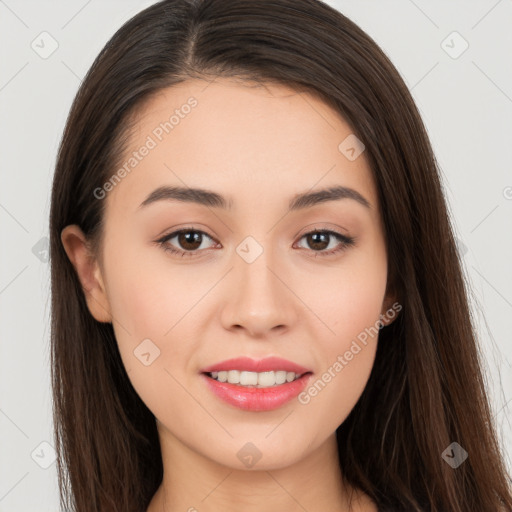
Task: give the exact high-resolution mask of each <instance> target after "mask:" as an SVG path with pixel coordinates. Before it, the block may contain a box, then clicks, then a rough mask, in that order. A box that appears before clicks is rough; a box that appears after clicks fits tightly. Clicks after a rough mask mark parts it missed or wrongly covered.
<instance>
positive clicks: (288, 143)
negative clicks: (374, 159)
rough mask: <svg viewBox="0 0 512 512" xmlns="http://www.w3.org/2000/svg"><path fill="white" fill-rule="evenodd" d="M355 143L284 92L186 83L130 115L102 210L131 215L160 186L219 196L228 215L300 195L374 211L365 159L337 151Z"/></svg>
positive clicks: (304, 97) (314, 105)
mask: <svg viewBox="0 0 512 512" xmlns="http://www.w3.org/2000/svg"><path fill="white" fill-rule="evenodd" d="M347 137H353V134H352V130H351V127H350V126H349V125H348V124H347V123H346V122H345V120H344V119H343V118H342V117H341V116H340V115H339V113H337V112H336V111H334V110H333V109H331V108H330V107H329V106H328V105H326V104H325V103H324V102H323V101H322V100H320V99H319V98H318V97H316V96H314V95H312V94H310V93H307V92H304V91H302V92H299V91H297V90H295V89H292V88H290V87H288V86H285V85H277V84H264V85H263V84H255V83H247V82H243V83H242V82H240V81H235V80H233V79H219V78H217V79H215V80H214V81H211V82H207V81H203V80H189V81H186V82H182V83H180V84H177V85H174V86H172V87H169V88H166V89H163V90H161V91H159V92H158V93H156V94H154V95H153V96H152V97H151V98H150V99H149V100H147V101H146V102H145V103H144V104H143V105H142V106H141V107H140V108H139V109H138V110H137V112H136V115H135V117H134V123H133V129H132V130H131V134H130V138H129V143H128V145H127V148H126V150H125V153H124V154H123V155H122V158H121V159H120V163H119V164H118V167H117V168H116V169H114V170H113V173H114V174H115V173H116V171H118V170H119V169H121V168H124V170H125V172H122V173H121V174H122V175H123V178H122V180H120V181H119V180H117V181H119V183H118V184H116V186H114V187H113V189H112V191H110V192H109V196H108V201H109V203H111V204H117V205H118V206H119V207H122V208H129V209H130V210H133V209H135V208H136V207H137V206H139V205H140V203H141V202H142V201H144V199H145V198H146V196H147V195H148V193H150V192H151V191H152V190H154V189H156V188H157V187H159V186H162V185H174V186H182V187H187V186H188V187H202V188H208V189H215V190H219V191H222V194H223V195H224V196H226V197H227V198H228V199H229V200H230V202H232V203H233V207H234V209H235V210H236V209H237V208H240V207H242V206H243V205H244V204H245V205H247V206H248V207H249V206H251V205H252V206H254V205H256V204H260V205H261V204H262V201H268V202H272V201H277V202H280V203H282V198H283V196H285V198H286V200H287V201H288V200H289V198H290V197H291V196H293V195H294V194H297V193H300V192H304V191H305V190H314V189H316V188H325V187H327V186H333V185H344V186H347V187H351V188H354V189H356V190H358V191H359V192H361V193H364V195H365V197H367V198H368V200H369V201H370V202H371V203H372V204H374V205H376V202H377V200H376V194H375V188H374V183H373V178H372V175H371V172H370V169H369V167H368V165H367V162H366V158H365V154H364V152H363V153H361V155H360V156H359V157H358V158H356V159H355V160H350V159H348V158H347V157H346V156H345V154H344V153H343V151H342V150H341V149H340V144H341V145H342V146H343V143H344V141H345V140H347Z"/></svg>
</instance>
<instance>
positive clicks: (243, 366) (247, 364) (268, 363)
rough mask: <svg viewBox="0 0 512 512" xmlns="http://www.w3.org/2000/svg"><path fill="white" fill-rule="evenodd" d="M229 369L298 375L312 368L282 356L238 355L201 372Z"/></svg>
mask: <svg viewBox="0 0 512 512" xmlns="http://www.w3.org/2000/svg"><path fill="white" fill-rule="evenodd" d="M229 370H240V371H248V372H257V373H259V372H271V371H279V370H283V371H286V372H294V373H295V374H297V375H301V374H303V373H309V372H311V370H308V369H307V368H304V367H303V366H300V365H298V364H296V363H293V362H292V361H288V360H286V359H282V358H280V357H265V358H264V359H259V360H257V359H251V358H250V357H236V358H234V359H227V360H225V361H221V362H220V363H215V364H212V365H211V366H207V367H206V368H203V369H202V370H201V373H211V372H221V371H229Z"/></svg>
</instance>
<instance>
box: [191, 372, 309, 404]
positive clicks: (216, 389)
mask: <svg viewBox="0 0 512 512" xmlns="http://www.w3.org/2000/svg"><path fill="white" fill-rule="evenodd" d="M212 371H215V370H212ZM221 371H222V370H221ZM260 371H261V370H260ZM263 371H264V370H263ZM291 371H293V370H291ZM312 376H313V374H312V373H310V372H308V373H306V374H305V375H302V377H300V378H298V379H296V380H294V381H293V382H286V383H285V384H280V385H279V386H271V387H268V388H256V387H254V388H249V387H244V386H239V385H237V384H230V383H229V382H219V381H218V380H215V379H213V378H211V377H209V376H208V375H207V374H206V373H203V374H201V378H203V379H204V381H205V383H206V385H207V386H208V388H209V389H210V391H212V392H213V393H214V394H215V395H216V396H217V397H218V398H220V399H221V400H223V401H224V402H226V403H228V404H229V405H232V406H234V407H237V408H238V409H242V410H245V411H253V412H257V411H272V410H274V409H278V408H279V407H281V406H283V405H284V404H286V403H287V402H289V401H290V400H292V399H293V398H295V397H296V396H297V395H298V394H299V393H300V392H301V391H303V390H304V389H305V388H306V386H307V385H308V382H309V381H310V379H311V377H312Z"/></svg>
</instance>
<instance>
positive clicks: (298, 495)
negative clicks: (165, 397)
mask: <svg viewBox="0 0 512 512" xmlns="http://www.w3.org/2000/svg"><path fill="white" fill-rule="evenodd" d="M158 429H159V436H160V445H161V448H162V458H163V467H164V476H163V480H162V483H161V485H160V487H159V488H158V491H157V492H156V494H155V495H154V497H153V499H152V501H151V503H150V506H149V507H148V509H147V512H178V511H179V512H184V511H187V512H214V511H219V510H223V511H225V512H235V511H237V512H238V511H239V510H244V512H260V511H261V509H262V504H264V505H265V512H278V511H279V512H280V511H282V510H287V511H290V512H295V511H297V512H299V511H300V512H304V510H307V511H308V512H316V511H318V512H320V511H322V512H325V511H326V510H337V511H339V512H349V511H350V512H356V511H361V512H363V511H365V512H366V511H368V512H370V511H371V512H373V511H376V510H377V509H376V508H374V505H373V504H372V503H371V502H370V501H369V499H368V498H366V497H365V496H364V495H362V493H360V492H357V491H355V490H354V489H352V488H350V487H349V486H348V485H346V483H344V481H343V476H342V472H341V470H340V467H339V462H338V448H337V441H336V437H335V434H333V435H332V436H331V437H329V438H328V439H327V440H326V441H325V443H323V444H322V445H320V446H319V447H318V448H317V449H316V450H315V451H314V452H312V453H310V454H308V455H307V456H305V457H303V458H301V459H299V460H298V461H297V462H296V463H294V464H292V465H290V466H288V467H278V468H262V469H255V468H254V469H247V470H242V469H237V468H232V467H229V466H227V465H222V464H219V463H217V462H216V461H213V460H211V459H209V458H206V457H204V456H203V455H201V454H199V453H197V452H195V451H193V450H191V449H190V448H189V447H187V446H186V445H184V444H183V443H181V442H180V441H179V440H178V439H177V438H175V437H174V436H173V435H172V434H171V433H170V432H169V431H168V430H167V429H166V428H165V427H163V425H162V424H160V423H159V424H158Z"/></svg>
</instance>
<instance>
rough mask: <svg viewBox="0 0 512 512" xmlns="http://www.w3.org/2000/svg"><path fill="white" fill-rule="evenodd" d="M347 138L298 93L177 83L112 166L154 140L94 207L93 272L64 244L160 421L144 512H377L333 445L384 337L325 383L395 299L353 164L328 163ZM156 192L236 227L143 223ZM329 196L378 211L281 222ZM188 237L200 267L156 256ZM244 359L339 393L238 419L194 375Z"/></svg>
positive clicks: (176, 219) (313, 214)
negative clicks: (305, 200)
mask: <svg viewBox="0 0 512 512" xmlns="http://www.w3.org/2000/svg"><path fill="white" fill-rule="evenodd" d="M190 97H194V98H195V99H196V100H197V105H196V106H195V107H194V108H192V109H182V110H181V112H182V114H183V112H185V110H186V111H187V112H189V113H188V114H186V115H184V114H183V116H182V117H180V119H179V122H178V123H177V124H176V126H174V128H173V129H172V131H169V133H163V136H162V137H161V140H158V138H157V136H156V135H155V133H159V132H158V130H157V131H156V132H155V128H157V127H158V126H160V123H162V122H163V121H164V120H166V119H169V116H170V114H171V113H172V112H173V111H174V110H175V109H180V108H181V106H183V105H185V104H187V100H188V99H189V98H190ZM350 134H351V129H350V126H349V125H348V124H347V123H346V122H345V121H344V120H343V119H341V118H340V116H339V115H338V114H337V113H336V112H334V111H333V110H332V109H330V108H329V107H328V106H327V105H326V104H324V103H323V102H322V101H320V100H319V99H317V98H315V97H313V96H312V95H309V94H307V93H304V92H303V93H297V92H296V91H294V90H292V89H289V88H287V87H284V86H277V85H268V87H267V88H263V87H259V88H256V87H252V88H251V87H248V86H247V85H244V84H240V83H237V82H235V81H233V80H228V79H217V80H215V81H213V82H212V83H210V84H208V83H207V82H205V81H199V80H191V81H188V82H184V83H182V84H179V85H177V86H174V87H172V88H169V89H166V90H164V91H161V92H160V93H158V94H157V95H156V96H155V97H154V98H152V99H151V100H150V101H149V102H148V103H147V104H145V105H144V108H143V109H142V111H141V113H140V115H139V118H138V120H137V125H136V128H135V130H134V132H133V134H132V137H131V141H130V146H129V149H128V150H127V153H126V155H124V156H125V158H123V159H122V161H123V162H125V161H127V160H128V158H130V155H131V154H132V152H133V151H137V150H138V149H139V148H141V147H142V146H143V145H144V144H146V143H147V141H148V136H150V137H151V138H152V139H153V140H154V141H156V144H155V147H152V148H151V149H150V150H149V151H147V152H145V151H141V152H144V153H146V155H145V156H144V157H143V158H141V159H140V161H139V162H138V163H137V165H136V167H134V168H133V170H131V172H129V173H128V174H127V175H126V176H124V177H123V178H122V180H121V181H120V182H118V183H116V185H115V186H113V187H112V188H111V189H110V190H109V191H108V193H107V194H106V197H105V198H104V199H98V200H103V201H106V202H107V203H106V213H105V215H106V219H105V237H104V245H103V248H102V249H103V250H102V254H101V255H94V254H92V253H90V251H89V250H88V246H87V244H86V239H85V237H84V235H83V233H82V231H81V230H80V228H79V227H78V226H76V225H73V226H67V227H66V228H65V229H64V230H63V232H62V243H63V245H64V247H65V249H66V252H67V254H68V256H69V258H70V260H71V261H72V263H73V265H74V266H75V268H76V270H77V273H78V275H79V278H80V280H81V283H82V286H83V288H84V290H85V291H86V297H87V304H88V307H89V310H90V312H91V314H92V315H93V317H94V318H95V319H96V320H98V321H99V322H112V324H113V327H114V331H115V334H116V339H117V342H118V345H119V350H120V353H121V357H122V360H123V364H124V365H125V367H126V370H127V372H128V375H129V378H130V380H131V382H132V384H133V386H134V388H135V390H136V391H137V393H138V394H139V396H140V397H141V399H142V400H143V401H144V403H145V404H146V405H147V406H148V408H149V409H150V410H151V411H152V412H153V414H154V415H155V418H156V420H157V426H158V432H159V436H160V443H161V447H162V460H163V464H164V478H163V482H162V484H161V486H160V487H159V489H158V491H157V492H156V494H155V496H154V497H153V500H152V501H151V503H150V505H149V507H148V509H147V512H177V511H183V512H184V511H189V512H193V511H195V510H197V511H200V512H213V511H219V510H223V511H227V512H230V511H235V510H237V511H238V510H244V512H256V511H258V512H259V511H261V510H262V507H263V506H264V509H265V511H266V512H277V511H278V510H279V511H280V510H288V511H295V510H297V511H301V512H303V511H304V510H307V511H308V512H317V511H322V512H325V511H333V512H334V511H336V512H342V511H343V512H345V511H346V512H348V511H349V510H351V511H353V512H356V511H357V512H374V511H376V510H377V507H376V506H375V504H374V503H373V502H372V501H371V500H370V499H369V498H368V496H366V495H364V493H362V492H356V491H355V490H354V489H350V486H348V485H347V486H343V485H342V482H343V475H342V471H341V469H340V467H339V464H338V455H337V444H336V437H335V432H336V428H337V427H338V426H339V425H340V424H342V423H343V421H344V420H345V418H346V417H347V416H348V414H349V413H350V411H351V410H352V408H353V407H354V405H355V404H356V402H357V400H358V399H359V397H360V396H361V393H362V392H363V390H364V388H365V386H366V383H367V381H368V378H369V375H370V372H371V369H372V366H373V362H374V358H375V353H376V349H377V341H378V336H377V335H372V336H369V337H368V342H367V344H362V343H359V345H360V347H361V350H360V351H358V352H357V353H355V354H354V352H352V353H353V354H354V355H353V357H349V358H348V359H347V360H345V359H344V361H345V363H346V364H343V366H342V369H341V370H339V369H338V370H336V371H335V370H333V365H334V363H335V362H336V361H337V360H339V359H338V357H339V356H340V355H341V356H343V357H344V354H347V352H350V350H351V347H353V342H354V340H356V337H357V336H358V335H359V334H360V333H362V332H364V330H365V329H367V328H369V327H370V326H374V325H375V324H376V322H378V320H379V318H382V317H381V315H384V314H385V313H386V311H389V308H390V307H391V305H392V304H393V303H394V302H395V299H396V298H395V297H394V296H392V295H391V294H388V293H387V292H386V289H387V288H386V286H387V254H386V245H385V239H384V234H383V226H382V221H381V215H380V211H379V205H378V200H377V192H376V188H375V184H374V182H373V177H372V175H371V171H370V169H369V166H368V163H367V161H366V159H365V153H364V152H363V153H362V154H361V155H360V156H359V157H358V158H356V159H355V160H353V161H351V160H350V159H348V158H347V157H346V156H345V155H344V154H343V153H342V152H341V151H340V150H339V149H338V145H339V144H340V143H341V142H342V141H343V140H344V139H345V138H346V137H347V136H349V135H350ZM161 135H162V134H161ZM115 171H116V169H114V170H113V173H114V172H115ZM163 185H167V186H183V187H187V188H188V187H200V188H204V189H208V190H212V191H215V192H217V193H219V194H221V195H223V196H225V197H226V198H229V199H230V200H231V201H232V209H231V210H224V209H222V208H218V207H216V206H209V207H207V206H204V205H199V204H193V203H186V202H180V201H176V200H159V201H155V202H152V203H151V204H148V205H146V206H143V207H140V205H141V203H142V202H143V201H144V200H145V199H146V198H147V197H148V196H149V194H150V193H151V192H152V191H154V190H155V189H156V188H158V187H160V186H163ZM332 186H344V187H349V188H351V189H354V190H355V191H357V192H358V193H359V194H361V195H362V196H363V197H364V198H365V199H366V200H367V202H368V203H369V205H370V207H367V206H365V205H363V204H361V203H360V202H358V201H356V200H354V199H352V198H343V199H339V200H331V201H324V202H321V203H318V204H315V205H313V206H310V207H307V208H304V209H300V210H294V211H290V212H288V203H289V201H290V199H292V198H293V197H294V196H295V195H296V194H300V193H304V192H314V191H317V190H320V189H323V188H327V187H332ZM183 228H187V229H188V231H189V232H190V231H192V234H193V233H194V232H197V231H202V232H203V233H206V234H203V235H202V238H199V239H198V240H199V241H200V242H201V243H200V245H199V246H198V248H197V249H194V250H193V251H192V250H190V245H189V246H187V245H183V244H184V240H183V239H182V238H180V237H179V236H178V235H175V236H174V237H173V238H171V239H168V240H167V241H166V242H165V244H163V245H162V244H159V243H157V240H161V239H162V237H163V236H165V235H167V234H171V233H173V232H175V231H177V230H179V229H183ZM191 228H193V229H191ZM322 229H323V230H330V231H334V232H338V233H340V234H343V235H345V236H350V237H354V239H355V241H354V244H353V245H348V246H343V244H342V242H340V241H339V240H338V239H336V237H335V236H333V235H330V236H326V237H325V238H324V239H321V240H318V241H317V242H316V243H317V244H318V243H320V242H322V241H325V244H324V247H323V248H318V245H314V241H312V240H311V238H310V237H309V239H308V236H305V235H307V234H308V233H311V232H315V231H318V230H322ZM248 236H250V237H252V239H253V240H254V241H255V243H256V244H257V245H254V246H251V247H252V248H251V251H253V250H255V249H254V248H255V247H258V246H259V247H261V249H262V252H261V254H260V255H259V256H258V257H257V258H256V259H255V260H254V261H252V262H250V263H248V262H247V260H245V259H244V258H242V257H241V256H240V253H238V252H237V251H236V249H237V247H238V246H239V245H240V244H241V242H243V241H244V240H245V239H246V237H248ZM164 247H172V248H174V249H176V250H181V251H184V252H189V253H190V252H195V255H193V256H190V255H185V256H181V255H175V254H171V253H170V252H166V251H165V250H164ZM187 247H189V250H188V251H187ZM340 247H342V248H341V250H339V251H338V252H336V253H332V254H329V255H321V253H322V252H323V253H327V252H331V251H334V250H335V249H337V248H340ZM382 321H383V322H384V323H389V322H391V321H392V320H391V319H386V318H384V319H383V320H382ZM148 339H149V340H151V341H150V342H149V343H150V344H149V345H147V346H148V347H150V348H149V349H148V350H150V351H153V352H151V354H152V355H151V358H153V357H154V354H155V353H156V352H154V350H155V349H154V347H157V349H156V350H159V354H158V356H157V357H155V358H154V360H152V362H151V363H150V364H149V365H145V364H143V363H142V362H141V359H140V358H138V357H136V356H135V354H134V351H135V352H136V351H137V347H139V346H140V344H141V342H142V341H143V340H148ZM146 343H147V342H146ZM152 347H153V348H152ZM239 356H248V357H251V358H253V359H262V358H264V357H267V356H278V357H282V358H284V359H288V360H290V361H293V362H295V363H297V364H300V365H302V366H305V367H306V368H309V369H311V371H312V372H313V377H314V378H313V381H315V380H317V379H319V378H321V377H322V375H323V374H324V373H325V372H329V369H330V375H331V378H330V379H329V382H328V383H327V384H326V385H325V387H323V389H321V391H320V392H318V393H317V394H315V395H314V396H310V397H309V398H310V399H309V401H307V403H305V402H304V401H303V402H302V403H301V402H300V401H299V400H298V399H296V398H295V399H293V400H291V401H290V402H287V403H286V404H284V405H282V406H281V407H279V408H277V409H274V410H269V411H257V412H255V411H246V410H242V409H240V408H237V407H235V406H233V405H231V404H227V403H225V402H224V401H222V400H221V399H219V398H218V397H217V396H216V395H214V394H213V393H212V392H211V391H210V389H209V388H208V387H207V386H206V385H205V382H204V377H203V376H202V375H201V369H202V368H204V367H206V366H209V365H212V364H214V363H217V362H220V361H223V360H225V359H230V358H233V357H239ZM338 368H339V366H338ZM247 443H252V445H254V446H255V447H257V451H258V452H259V454H260V458H259V460H258V461H257V463H256V464H254V465H253V466H252V467H248V466H247V464H245V463H244V462H243V461H242V460H241V458H239V456H238V455H237V454H239V452H240V450H243V449H247V448H246V447H247ZM244 447H245V448H244ZM351 491H352V494H351ZM351 496H352V503H351V504H350V497H351Z"/></svg>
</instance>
